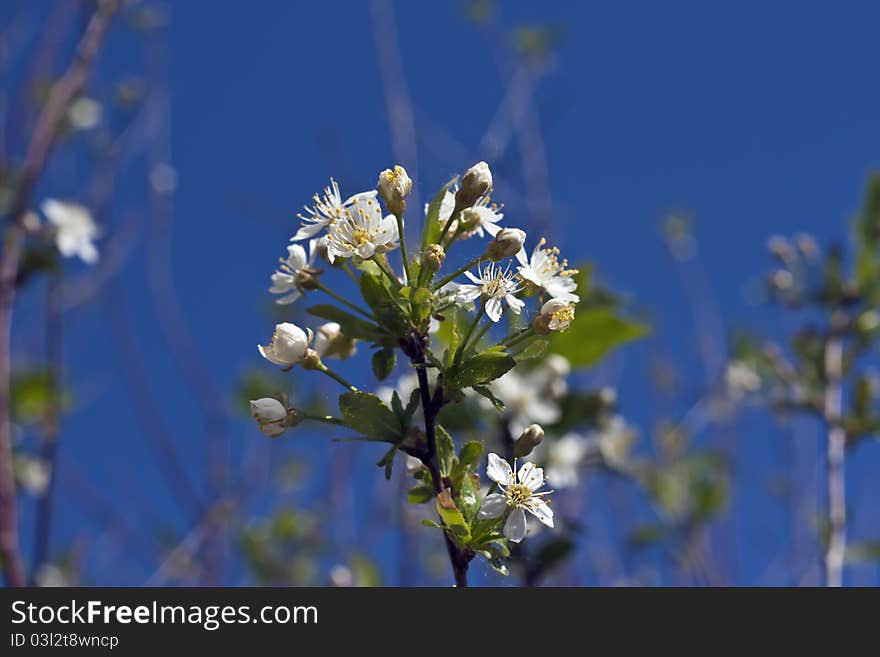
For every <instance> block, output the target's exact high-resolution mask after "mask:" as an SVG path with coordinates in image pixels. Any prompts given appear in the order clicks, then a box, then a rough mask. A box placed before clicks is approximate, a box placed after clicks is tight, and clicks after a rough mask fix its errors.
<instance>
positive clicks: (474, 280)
mask: <svg viewBox="0 0 880 657" xmlns="http://www.w3.org/2000/svg"><path fill="white" fill-rule="evenodd" d="M464 275H465V276H467V277H468V279H469V280H470V282H471V283H474V284H476V285H482V284H483V280H482V279H480V278H477V277H476V276H474V275H473V274H472V273H470V272H469V271H466V272H465V273H464Z"/></svg>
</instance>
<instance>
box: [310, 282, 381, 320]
mask: <svg viewBox="0 0 880 657" xmlns="http://www.w3.org/2000/svg"><path fill="white" fill-rule="evenodd" d="M316 285H317V288H318V289H319V290H321V292H323V293H324V294H328V295H330V296H331V297H333V298H334V299H336V300H337V301H338V302H339V303H341V304H344V305H346V306H348V307H349V308H351V309H352V310H354V311H355V312H357V313H360V314H361V315H363V316H364V317H367V318H369V319H371V320H373V321H376V318H375V317H373V314H372V313H370V312H368V311H366V310H364V309H363V308H361V307H360V306H358V305H357V304H354V303H352V302H351V301H349V300H348V299H346V298H345V297H344V296H342V295H341V294H337V293H336V292H334V291H333V290H331V289H330V288H329V287H327V286H326V285H324V284H323V283H320V282H318V283H316Z"/></svg>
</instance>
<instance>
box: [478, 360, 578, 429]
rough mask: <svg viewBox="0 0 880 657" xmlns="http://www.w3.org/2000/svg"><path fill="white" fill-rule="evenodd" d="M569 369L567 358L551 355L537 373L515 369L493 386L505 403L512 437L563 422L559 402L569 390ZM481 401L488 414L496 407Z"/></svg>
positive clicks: (494, 391) (496, 381)
mask: <svg viewBox="0 0 880 657" xmlns="http://www.w3.org/2000/svg"><path fill="white" fill-rule="evenodd" d="M569 367H570V366H569V364H568V361H567V360H566V359H565V358H564V357H563V356H558V355H556V354H551V356H548V357H547V358H546V359H545V360H544V362H542V363H541V365H540V366H538V367H536V368H535V369H533V370H530V371H526V372H521V371H520V369H519V368H515V369H512V370H510V371H509V372H507V373H506V374H505V375H504V376H502V377H500V378H498V379H495V381H493V382H492V383H491V384H490V386H489V387H490V389H491V390H492V394H494V395H495V396H496V397H497V398H498V399H500V400H501V401H502V402H504V419H505V421H506V422H507V425H508V428H509V430H510V433H511V434H512V435H514V436H518V435H519V434H520V433H522V432H523V431H525V430H526V429H527V428H528V427H529V425H532V424H540V425H542V426H549V425H553V424H554V423H555V422H557V421H558V420H559V418H560V417H561V416H562V411H561V409H560V408H559V405H558V404H557V403H556V400H557V399H559V398H560V397H562V396H563V395H564V394H565V393H566V391H567V389H568V386H567V384H566V382H565V377H566V376H567V375H568V373H569ZM479 401H480V404H481V405H482V406H483V407H484V408H486V409H487V410H488V409H490V408H491V407H492V403H491V402H490V401H489V400H488V399H485V398H483V397H480V400H479Z"/></svg>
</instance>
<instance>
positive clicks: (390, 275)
mask: <svg viewBox="0 0 880 657" xmlns="http://www.w3.org/2000/svg"><path fill="white" fill-rule="evenodd" d="M373 262H375V263H376V265H377V266H378V267H379V269H381V270H382V273H383V274H385V276H387V277H388V280H389V281H391V285H393V286H394V289H396V290H399V289H400V288H401V287H403V286H402V285H401V284H400V281H399V280H397V276H395V275H394V272H393V271H391V269H390V268H389V267H388V263H387V262H383V261H382V259H381V258H380V257H379V256H375V255H374V256H373Z"/></svg>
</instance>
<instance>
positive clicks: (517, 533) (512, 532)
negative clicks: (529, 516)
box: [504, 509, 526, 543]
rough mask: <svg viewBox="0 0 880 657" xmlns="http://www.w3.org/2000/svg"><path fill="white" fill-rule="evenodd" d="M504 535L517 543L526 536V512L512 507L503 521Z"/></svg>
mask: <svg viewBox="0 0 880 657" xmlns="http://www.w3.org/2000/svg"><path fill="white" fill-rule="evenodd" d="M504 535H505V536H506V537H507V538H508V540H510V541H513V542H514V543H519V542H520V541H521V540H523V539H524V538H525V537H526V514H525V511H523V510H522V509H514V510H513V511H512V512H511V514H510V515H509V516H507V522H505V523H504Z"/></svg>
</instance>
